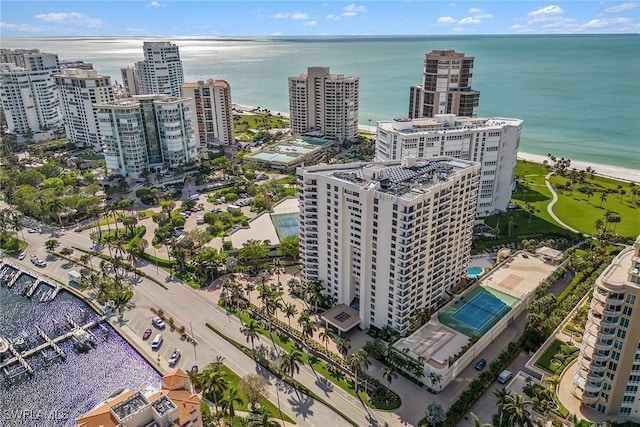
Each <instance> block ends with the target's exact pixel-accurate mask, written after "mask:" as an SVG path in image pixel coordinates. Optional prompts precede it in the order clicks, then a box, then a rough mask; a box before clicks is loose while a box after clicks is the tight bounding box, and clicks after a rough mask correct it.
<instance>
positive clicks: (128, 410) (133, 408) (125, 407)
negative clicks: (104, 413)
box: [111, 392, 149, 421]
mask: <svg viewBox="0 0 640 427" xmlns="http://www.w3.org/2000/svg"><path fill="white" fill-rule="evenodd" d="M148 404H149V402H147V399H145V398H144V396H143V395H142V394H141V393H140V392H138V393H134V394H132V395H131V396H130V397H129V398H127V399H126V400H124V401H122V402H120V403H118V404H116V405H112V406H111V410H112V411H113V412H114V413H115V414H116V416H117V417H118V419H119V420H121V421H122V420H124V419H125V418H127V417H129V416H130V415H131V414H134V413H136V412H137V411H138V410H140V409H141V408H144V407H145V406H146V405H148Z"/></svg>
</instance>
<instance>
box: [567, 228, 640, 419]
mask: <svg viewBox="0 0 640 427" xmlns="http://www.w3.org/2000/svg"><path fill="white" fill-rule="evenodd" d="M567 377H569V376H568V375H567ZM567 379H568V381H573V384H572V386H571V389H572V392H573V395H574V396H575V397H577V398H578V399H579V400H580V401H581V402H582V403H583V404H584V405H585V406H589V407H591V408H593V409H594V410H595V411H598V412H599V413H601V414H604V415H608V416H618V417H620V418H623V419H630V420H632V421H636V422H640V236H639V237H638V238H637V239H636V241H635V243H634V244H633V246H632V247H628V248H626V249H623V250H622V251H621V252H620V253H619V254H618V255H617V256H616V257H615V258H614V260H613V261H612V262H611V265H609V266H608V267H607V268H606V270H604V272H603V273H602V274H601V275H600V276H599V277H598V278H597V279H596V283H595V286H594V288H593V297H592V299H591V304H590V308H589V313H587V322H586V324H585V327H584V334H583V336H582V343H581V344H580V355H579V356H578V360H577V361H576V367H575V374H574V375H573V378H570V377H569V378H567Z"/></svg>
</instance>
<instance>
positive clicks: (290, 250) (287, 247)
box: [278, 234, 300, 261]
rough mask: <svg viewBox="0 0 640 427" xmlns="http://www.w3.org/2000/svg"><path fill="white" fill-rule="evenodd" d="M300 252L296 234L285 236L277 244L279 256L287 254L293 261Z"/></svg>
mask: <svg viewBox="0 0 640 427" xmlns="http://www.w3.org/2000/svg"><path fill="white" fill-rule="evenodd" d="M299 253H300V242H299V237H298V235H297V234H294V235H291V236H287V237H285V238H284V239H282V240H281V241H280V245H279V246H278V255H279V256H288V257H290V258H291V259H293V260H294V261H296V260H297V259H298V255H299Z"/></svg>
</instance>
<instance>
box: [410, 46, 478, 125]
mask: <svg viewBox="0 0 640 427" xmlns="http://www.w3.org/2000/svg"><path fill="white" fill-rule="evenodd" d="M473 62H474V57H473V56H466V55H465V54H464V53H461V52H456V51H455V50H433V51H431V52H429V53H427V54H426V55H425V56H424V68H423V73H422V83H420V84H418V85H415V86H411V90H410V95H409V118H412V119H413V118H418V117H433V116H434V115H436V114H455V115H456V116H465V117H475V116H477V115H478V105H479V103H480V92H478V91H476V90H473V89H471V81H472V79H473Z"/></svg>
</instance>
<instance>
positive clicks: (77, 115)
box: [55, 68, 115, 152]
mask: <svg viewBox="0 0 640 427" xmlns="http://www.w3.org/2000/svg"><path fill="white" fill-rule="evenodd" d="M55 82H56V85H57V86H58V90H59V91H60V100H61V104H62V112H63V114H64V119H65V130H66V132H67V142H68V143H69V144H74V145H76V146H78V147H91V148H93V149H94V150H96V151H98V152H100V151H102V144H101V141H100V134H99V133H98V122H97V120H96V115H95V110H94V107H93V106H94V104H98V103H104V102H110V101H113V100H114V99H115V96H114V93H113V88H112V87H111V78H110V77H109V76H102V75H99V74H98V72H97V71H96V70H91V69H77V68H65V69H63V70H62V72H61V73H60V74H57V75H56V76H55Z"/></svg>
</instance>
